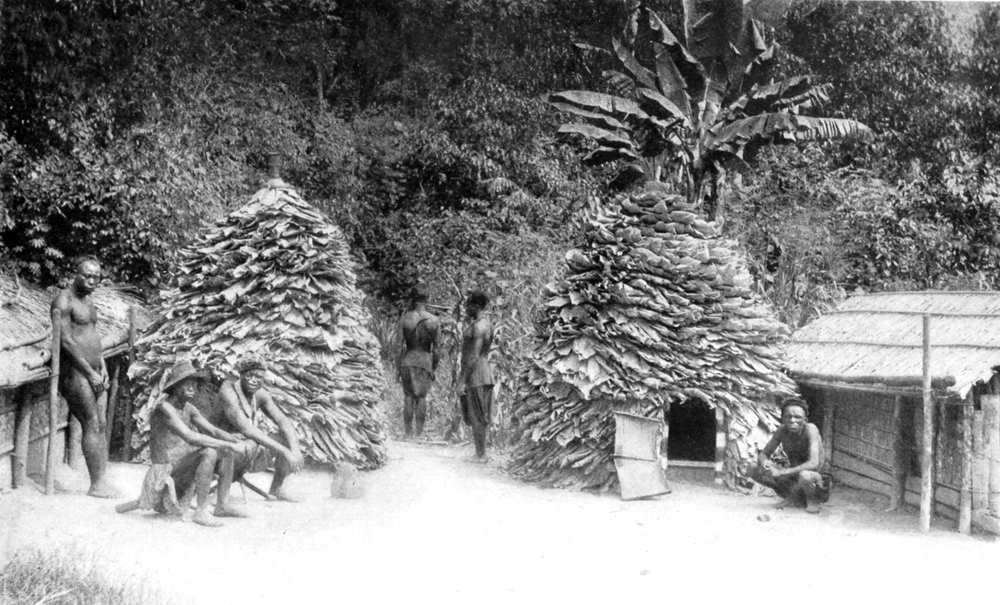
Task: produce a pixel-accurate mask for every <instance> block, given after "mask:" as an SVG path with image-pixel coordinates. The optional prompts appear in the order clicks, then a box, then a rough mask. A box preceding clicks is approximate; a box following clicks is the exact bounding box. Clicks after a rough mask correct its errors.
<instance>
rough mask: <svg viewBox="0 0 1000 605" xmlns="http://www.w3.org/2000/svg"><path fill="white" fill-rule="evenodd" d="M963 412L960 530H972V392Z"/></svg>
mask: <svg viewBox="0 0 1000 605" xmlns="http://www.w3.org/2000/svg"><path fill="white" fill-rule="evenodd" d="M960 411H961V413H962V491H961V493H960V494H959V500H958V531H959V532H961V533H963V534H967V533H969V532H971V531H972V411H973V410H972V393H969V395H968V396H966V398H965V404H964V405H963V406H962V408H961V410H960Z"/></svg>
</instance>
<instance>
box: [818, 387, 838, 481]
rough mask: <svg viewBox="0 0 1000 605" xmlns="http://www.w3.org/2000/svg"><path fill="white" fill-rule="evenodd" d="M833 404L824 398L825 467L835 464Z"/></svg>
mask: <svg viewBox="0 0 1000 605" xmlns="http://www.w3.org/2000/svg"><path fill="white" fill-rule="evenodd" d="M834 413H835V412H834V406H833V402H832V401H830V399H829V398H826V397H824V398H823V427H822V433H821V435H820V436H821V437H822V439H823V464H822V466H823V467H829V466H831V465H832V464H833V416H834Z"/></svg>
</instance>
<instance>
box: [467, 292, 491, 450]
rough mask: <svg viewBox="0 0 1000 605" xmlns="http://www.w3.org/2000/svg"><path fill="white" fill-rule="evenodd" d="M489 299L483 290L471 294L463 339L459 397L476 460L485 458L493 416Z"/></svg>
mask: <svg viewBox="0 0 1000 605" xmlns="http://www.w3.org/2000/svg"><path fill="white" fill-rule="evenodd" d="M489 301H490V299H489V297H488V296H486V293H485V292H483V291H482V290H473V291H472V292H470V293H469V298H468V300H467V302H466V306H465V310H466V317H467V318H468V321H469V323H468V325H467V326H466V328H465V332H464V334H463V335H462V373H461V376H460V377H459V378H460V380H459V388H460V389H463V391H464V392H463V393H461V394H460V395H459V397H460V398H461V401H462V415H463V417H464V418H465V421H466V423H467V424H468V425H469V426H471V427H472V439H473V441H474V442H475V445H476V457H477V458H478V459H479V460H484V459H485V458H486V429H487V427H489V424H490V419H491V417H492V414H493V368H492V367H490V362H489V354H490V346H491V345H492V344H493V324H492V323H491V322H490V320H489V319H488V318H487V317H485V316H484V315H483V311H484V310H485V309H486V306H487V305H488V304H489Z"/></svg>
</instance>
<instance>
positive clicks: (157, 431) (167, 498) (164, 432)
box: [115, 361, 245, 527]
mask: <svg viewBox="0 0 1000 605" xmlns="http://www.w3.org/2000/svg"><path fill="white" fill-rule="evenodd" d="M200 380H202V376H201V374H200V373H198V371H197V370H195V368H194V366H193V365H192V364H191V362H190V361H183V362H180V363H178V364H176V365H175V366H174V367H173V368H171V369H170V373H169V374H168V375H167V380H166V384H165V385H164V387H163V390H164V393H166V395H167V396H166V398H164V399H163V400H161V401H160V402H159V403H157V404H156V406H155V407H154V408H153V411H152V413H151V414H150V416H149V451H150V458H151V463H152V465H151V466H150V468H149V471H147V473H146V478H145V479H144V480H143V483H142V494H141V495H140V496H139V498H138V499H137V500H133V501H132V502H127V503H125V504H120V505H118V506H117V507H115V510H117V511H118V512H119V513H127V512H129V511H132V510H136V509H146V510H149V509H153V510H156V511H157V512H160V513H171V514H175V515H182V514H183V513H184V511H185V509H186V508H187V505H188V502H190V499H189V498H190V495H189V494H190V490H191V487H192V486H193V487H194V491H195V492H196V494H197V508H196V510H195V514H194V516H193V517H192V519H191V520H192V521H194V522H195V523H197V524H199V525H205V526H208V527H218V526H219V525H221V523H219V522H218V521H216V520H214V519H212V518H211V517H210V516H209V515H208V496H209V490H210V489H211V483H212V476H213V475H214V473H215V470H216V465H217V463H218V467H219V485H220V486H222V485H223V484H226V485H228V484H229V483H230V482H232V472H233V464H232V462H233V458H232V454H233V453H234V451H235V445H236V443H237V439H236V438H235V437H234V436H232V435H230V434H228V433H226V432H224V431H221V430H219V429H218V428H216V427H214V426H212V424H211V423H209V422H208V421H207V420H205V417H204V416H202V415H201V413H200V412H198V409H197V408H196V407H195V406H194V404H193V403H192V401H194V397H195V395H196V394H197V391H198V382H199V381H200ZM199 431H200V432H199ZM220 452H221V454H220ZM220 492H221V489H220ZM178 494H181V497H180V498H178ZM215 514H216V515H217V516H231V517H232V516H236V517H240V516H245V515H244V514H243V513H242V512H241V511H238V510H236V509H234V508H231V507H227V505H226V503H225V502H224V501H223V500H222V498H219V500H218V502H217V504H216V509H215Z"/></svg>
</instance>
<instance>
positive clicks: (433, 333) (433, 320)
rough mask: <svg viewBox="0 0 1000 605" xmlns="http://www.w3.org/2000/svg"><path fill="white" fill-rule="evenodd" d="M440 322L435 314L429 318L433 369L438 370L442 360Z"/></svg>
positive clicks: (428, 325)
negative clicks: (439, 337) (440, 352)
mask: <svg viewBox="0 0 1000 605" xmlns="http://www.w3.org/2000/svg"><path fill="white" fill-rule="evenodd" d="M440 327H441V326H440V323H439V322H438V319H437V317H435V316H434V315H433V314H431V316H430V317H429V318H427V332H428V333H429V334H430V348H431V371H432V372H437V368H438V362H439V361H441V359H440V356H439V354H438V346H437V340H438V330H439V328H440Z"/></svg>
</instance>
